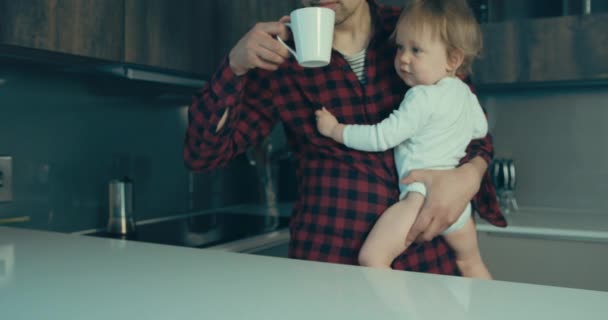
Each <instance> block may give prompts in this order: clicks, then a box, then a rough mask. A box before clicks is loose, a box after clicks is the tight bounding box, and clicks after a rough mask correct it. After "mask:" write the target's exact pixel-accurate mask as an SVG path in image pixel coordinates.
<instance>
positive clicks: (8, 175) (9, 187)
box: [0, 156, 13, 202]
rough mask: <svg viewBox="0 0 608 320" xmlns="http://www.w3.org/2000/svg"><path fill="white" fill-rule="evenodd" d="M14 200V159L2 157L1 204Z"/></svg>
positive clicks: (0, 165) (0, 177)
mask: <svg viewBox="0 0 608 320" xmlns="http://www.w3.org/2000/svg"><path fill="white" fill-rule="evenodd" d="M12 200H13V158H12V157H10V156H0V202H5V201H12Z"/></svg>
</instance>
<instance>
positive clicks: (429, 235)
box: [416, 219, 446, 241]
mask: <svg viewBox="0 0 608 320" xmlns="http://www.w3.org/2000/svg"><path fill="white" fill-rule="evenodd" d="M445 229H446V228H445V226H444V225H442V223H441V222H440V221H439V220H437V219H433V220H431V222H430V223H429V225H428V227H427V228H426V230H424V231H423V232H421V233H420V234H419V235H418V238H417V239H416V240H417V241H431V240H433V239H434V238H435V237H436V236H437V235H438V234H439V233H441V232H442V231H443V230H445Z"/></svg>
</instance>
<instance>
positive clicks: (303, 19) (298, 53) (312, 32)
mask: <svg viewBox="0 0 608 320" xmlns="http://www.w3.org/2000/svg"><path fill="white" fill-rule="evenodd" d="M290 17H291V23H286V25H287V26H288V27H290V28H291V31H292V33H293V38H294V42H295V45H296V48H297V50H294V49H293V48H291V47H289V46H288V45H286V44H285V42H283V40H281V38H280V37H278V36H277V40H279V42H280V43H281V44H283V45H284V46H285V47H286V48H287V49H288V50H289V52H291V54H293V55H294V57H296V60H298V63H299V64H300V65H301V66H302V67H305V68H315V67H324V66H326V65H328V64H329V60H330V58H331V49H332V45H333V39H334V20H335V17H336V13H335V12H334V11H333V10H331V9H328V8H321V7H307V8H301V9H297V10H294V11H292V12H291V14H290Z"/></svg>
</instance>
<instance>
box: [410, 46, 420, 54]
mask: <svg viewBox="0 0 608 320" xmlns="http://www.w3.org/2000/svg"><path fill="white" fill-rule="evenodd" d="M412 52H413V53H414V54H418V53H420V52H422V49H420V48H418V47H412Z"/></svg>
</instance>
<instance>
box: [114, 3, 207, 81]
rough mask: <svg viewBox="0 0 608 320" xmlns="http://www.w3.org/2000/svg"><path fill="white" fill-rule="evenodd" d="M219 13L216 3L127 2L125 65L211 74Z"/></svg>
mask: <svg viewBox="0 0 608 320" xmlns="http://www.w3.org/2000/svg"><path fill="white" fill-rule="evenodd" d="M215 10H216V1H200V0H173V1H171V0H125V61H127V62H133V63H138V64H144V65H152V66H158V67H163V68H167V69H174V70H181V71H187V72H193V73H201V74H210V73H211V72H212V71H213V70H212V67H213V66H214V64H213V63H210V62H211V61H214V60H216V59H217V58H216V44H215V41H214V40H215V34H216V33H217V28H216V25H215V21H216V20H215V19H214V16H215ZM216 64H217V63H215V65H216Z"/></svg>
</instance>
